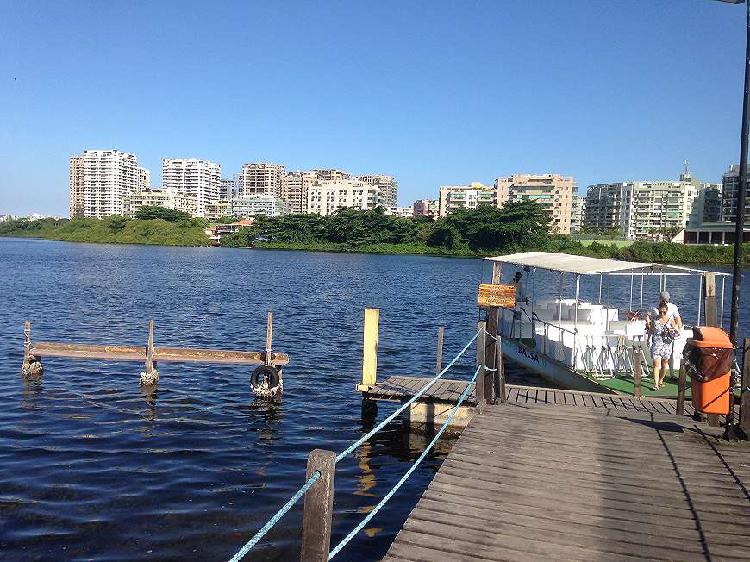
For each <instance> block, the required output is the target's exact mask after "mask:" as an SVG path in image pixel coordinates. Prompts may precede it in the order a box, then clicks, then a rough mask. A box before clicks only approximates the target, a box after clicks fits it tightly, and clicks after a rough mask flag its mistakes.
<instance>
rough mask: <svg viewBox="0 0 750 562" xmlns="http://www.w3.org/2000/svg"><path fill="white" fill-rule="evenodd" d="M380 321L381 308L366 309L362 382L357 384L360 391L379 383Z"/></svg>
mask: <svg viewBox="0 0 750 562" xmlns="http://www.w3.org/2000/svg"><path fill="white" fill-rule="evenodd" d="M379 321H380V310H379V309H377V308H366V309H365V329H364V347H363V350H362V383H361V384H359V385H358V386H357V390H359V391H367V390H369V389H370V387H372V386H375V384H376V383H377V373H378V324H379Z"/></svg>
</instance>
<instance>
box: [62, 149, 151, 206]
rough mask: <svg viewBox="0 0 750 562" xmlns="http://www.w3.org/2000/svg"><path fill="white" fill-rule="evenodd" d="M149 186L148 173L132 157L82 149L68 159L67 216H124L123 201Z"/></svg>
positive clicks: (133, 156) (124, 153)
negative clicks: (68, 189) (81, 152)
mask: <svg viewBox="0 0 750 562" xmlns="http://www.w3.org/2000/svg"><path fill="white" fill-rule="evenodd" d="M149 184H150V174H149V172H148V171H147V170H145V169H144V168H141V167H140V166H138V159H137V157H136V156H135V155H134V154H131V153H129V152H122V151H119V150H84V151H83V154H80V155H78V156H73V157H71V159H70V217H71V218H78V217H95V218H102V217H106V216H110V215H124V214H125V212H126V210H125V200H126V198H127V197H128V196H129V195H130V194H131V193H133V192H135V191H139V190H141V189H145V188H147V187H149Z"/></svg>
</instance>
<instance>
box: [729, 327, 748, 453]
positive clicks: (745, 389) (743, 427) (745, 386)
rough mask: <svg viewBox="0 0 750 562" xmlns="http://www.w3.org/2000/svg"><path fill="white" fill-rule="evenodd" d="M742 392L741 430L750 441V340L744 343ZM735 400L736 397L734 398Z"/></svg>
mask: <svg viewBox="0 0 750 562" xmlns="http://www.w3.org/2000/svg"><path fill="white" fill-rule="evenodd" d="M742 357H743V360H742V382H741V386H742V391H741V394H740V416H739V417H740V422H739V423H740V429H741V430H742V431H744V432H745V436H746V437H747V438H748V439H750V390H749V389H750V338H746V339H745V341H744V346H743V352H742ZM732 399H734V397H732Z"/></svg>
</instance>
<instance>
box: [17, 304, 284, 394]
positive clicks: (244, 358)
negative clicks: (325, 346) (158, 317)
mask: <svg viewBox="0 0 750 562" xmlns="http://www.w3.org/2000/svg"><path fill="white" fill-rule="evenodd" d="M23 333H24V345H23V364H22V373H23V374H24V375H25V376H32V377H33V376H41V374H42V371H43V368H42V358H43V357H65V358H69V359H88V360H92V359H99V360H105V361H136V362H142V363H144V365H145V371H143V372H142V373H141V383H142V384H144V385H151V384H155V383H156V382H158V380H159V372H158V371H157V369H156V365H157V362H159V361H171V362H181V363H185V362H188V363H189V362H199V363H218V364H221V363H235V364H241V365H266V366H271V367H281V366H284V365H287V364H288V363H289V356H288V355H287V354H286V353H281V352H278V351H272V350H271V343H272V334H273V315H272V314H271V312H269V313H268V321H267V325H266V348H265V350H264V351H231V350H222V349H203V348H197V347H158V346H155V345H154V321H153V320H149V323H148V338H147V342H146V345H145V346H137V345H106V344H105V345H100V344H84V343H63V342H44V341H42V342H34V341H32V339H31V322H29V321H28V320H27V321H26V322H25V323H24V329H23Z"/></svg>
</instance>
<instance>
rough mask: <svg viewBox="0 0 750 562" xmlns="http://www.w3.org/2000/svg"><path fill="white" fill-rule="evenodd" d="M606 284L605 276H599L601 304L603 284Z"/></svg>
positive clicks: (600, 302) (600, 300)
mask: <svg viewBox="0 0 750 562" xmlns="http://www.w3.org/2000/svg"><path fill="white" fill-rule="evenodd" d="M603 283H604V274H603V273H600V274H599V304H602V284H603Z"/></svg>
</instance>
